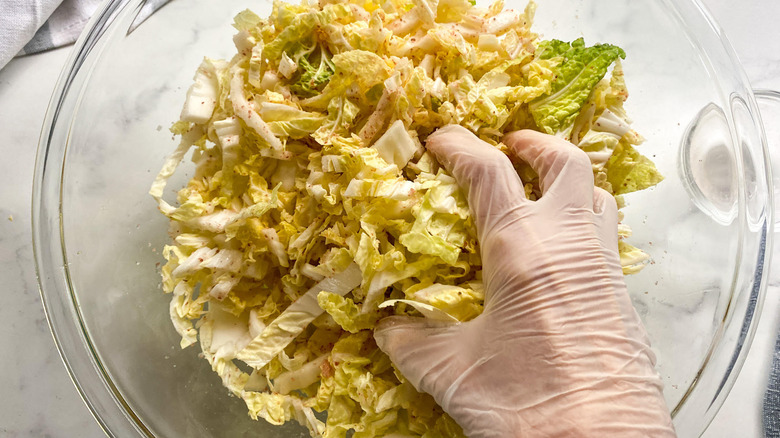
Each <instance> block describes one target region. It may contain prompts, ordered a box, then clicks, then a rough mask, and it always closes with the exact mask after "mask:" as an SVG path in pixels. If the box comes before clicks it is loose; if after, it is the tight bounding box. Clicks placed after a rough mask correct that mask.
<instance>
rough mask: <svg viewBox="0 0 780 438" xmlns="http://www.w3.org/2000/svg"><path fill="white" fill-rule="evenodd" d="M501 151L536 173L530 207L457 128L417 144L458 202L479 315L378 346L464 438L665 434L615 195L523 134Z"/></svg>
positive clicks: (505, 165)
mask: <svg viewBox="0 0 780 438" xmlns="http://www.w3.org/2000/svg"><path fill="white" fill-rule="evenodd" d="M504 143H505V144H506V145H507V146H508V148H509V149H510V151H511V153H512V154H513V155H514V156H515V157H516V158H518V159H520V160H523V161H525V162H527V163H528V164H530V165H531V167H533V169H534V170H535V171H536V172H537V173H538V175H539V180H540V184H541V189H542V197H541V198H540V199H539V200H538V201H530V200H528V199H526V198H525V192H524V189H523V183H522V182H521V180H520V178H519V177H518V175H517V172H516V171H515V169H514V167H513V166H512V164H511V162H510V160H509V159H508V158H507V157H506V155H505V154H504V153H502V152H501V151H499V150H498V149H496V148H495V147H493V146H490V145H489V144H487V143H485V142H483V141H481V140H479V139H478V138H477V137H475V136H474V135H473V134H472V133H471V132H469V131H468V130H466V129H464V128H462V127H460V126H448V127H445V128H442V129H440V130H439V131H437V132H436V133H434V134H433V135H431V136H430V137H429V138H428V141H427V145H426V146H427V148H428V150H429V151H430V152H432V153H433V154H434V155H435V156H436V157H437V159H438V160H439V162H440V163H442V164H443V165H444V166H445V167H446V168H447V169H448V170H449V171H450V172H451V173H452V174H453V176H454V177H455V178H456V179H457V181H458V183H459V185H460V186H461V188H462V189H463V190H465V191H467V193H468V200H469V205H470V208H471V212H472V215H473V216H474V218H475V222H476V225H477V231H478V238H479V242H480V246H481V256H482V261H483V279H484V282H485V289H486V296H485V310H484V312H483V314H481V315H480V316H478V317H477V318H475V319H473V320H471V321H469V322H466V323H461V324H455V325H449V324H444V323H437V322H433V321H429V320H425V319H422V318H412V317H401V316H397V317H390V318H386V319H384V320H382V321H381V322H380V323H379V325H378V327H377V330H376V332H375V336H376V340H377V343H378V345H379V346H380V348H381V349H382V350H384V351H385V352H386V353H387V354H388V355H389V356H390V358H391V359H392V361H393V362H394V363H395V364H396V365H397V366H398V368H399V369H400V370H401V372H402V373H403V374H404V375H405V376H406V377H407V378H408V379H409V380H410V382H411V383H412V384H413V385H414V386H415V387H416V388H417V389H418V390H420V391H425V392H428V393H430V394H431V395H433V397H434V398H435V399H436V401H437V402H438V403H439V404H440V405H441V406H442V407H443V408H444V410H445V411H446V412H447V413H449V414H450V415H451V416H452V417H453V418H454V419H455V420H456V421H457V422H458V423H459V424H460V425H461V426H462V427H463V429H464V431H465V433H466V435H467V436H469V437H472V438H476V437H514V436H523V437H548V436H587V437H607V436H609V437H645V436H648V437H650V436H651V437H672V436H675V433H674V429H673V427H672V423H671V419H670V416H669V411H668V409H667V407H666V404H665V402H664V399H663V396H662V385H661V380H660V378H659V376H658V374H657V373H656V371H655V369H654V366H655V356H654V354H653V353H652V351H651V350H650V345H649V341H648V338H647V335H646V333H645V330H644V328H643V326H642V323H641V322H640V320H639V317H638V315H637V314H636V312H635V310H634V308H633V307H632V305H631V301H630V299H629V296H628V293H627V291H626V285H625V282H624V280H623V274H622V270H621V266H620V260H619V256H618V249H617V222H618V214H617V206H616V204H615V200H614V198H613V197H612V196H611V195H609V194H608V193H607V192H605V191H604V190H602V189H599V188H594V185H593V173H592V170H591V164H590V161H589V160H588V157H587V155H586V154H585V153H584V152H582V151H581V150H579V149H578V148H576V147H574V146H573V145H571V144H570V143H568V142H566V141H564V140H561V139H558V138H556V137H552V136H548V135H546V134H540V133H537V132H533V131H518V132H515V133H512V134H509V135H508V136H507V137H506V138H505V139H504Z"/></svg>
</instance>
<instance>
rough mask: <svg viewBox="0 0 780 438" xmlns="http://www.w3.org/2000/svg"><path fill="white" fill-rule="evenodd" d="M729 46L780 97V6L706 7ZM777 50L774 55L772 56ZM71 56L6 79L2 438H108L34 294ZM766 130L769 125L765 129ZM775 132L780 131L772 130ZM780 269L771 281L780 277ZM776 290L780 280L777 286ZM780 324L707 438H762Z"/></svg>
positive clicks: (19, 63)
mask: <svg viewBox="0 0 780 438" xmlns="http://www.w3.org/2000/svg"><path fill="white" fill-rule="evenodd" d="M704 3H705V4H706V5H707V6H708V7H709V8H710V10H711V12H712V13H713V15H714V16H715V18H716V19H717V20H718V21H719V22H720V23H721V25H722V27H723V28H724V30H725V32H726V34H727V35H728V36H729V37H730V39H731V41H732V44H733V45H734V47H735V49H736V51H737V53H738V54H739V56H740V58H741V59H742V61H743V63H744V66H745V69H746V71H747V73H748V76H749V77H750V79H751V81H752V83H753V85H754V87H756V88H770V89H775V90H780V51H778V50H777V45H776V42H777V41H778V40H780V28H778V27H777V25H776V19H777V17H780V2H777V1H774V0H751V1H749V2H743V3H741V4H740V6H739V7H737V6H736V4H735V3H734V2H731V1H728V0H704ZM772 48H774V49H772ZM70 50H71V48H70V47H66V48H63V49H58V50H54V51H51V52H48V53H44V54H40V55H34V56H30V57H26V58H22V59H16V60H14V61H12V62H11V63H10V64H9V65H8V66H7V67H6V68H5V69H3V70H2V71H0V128H2V129H1V130H0V132H2V140H1V141H0V157H3V158H1V159H0V175H2V177H3V178H2V180H3V185H2V189H0V282H2V283H1V284H3V285H4V287H3V294H4V298H5V299H4V304H3V305H2V306H0V321H2V331H1V332H0V394H2V396H0V436H3V437H10V438H13V437H73V436H80V437H84V438H93V437H94V438H97V437H101V436H104V435H103V432H102V431H101V430H100V428H99V427H98V425H97V423H96V422H95V421H94V420H93V419H92V417H91V415H90V413H89V411H88V410H87V408H86V406H85V405H84V403H83V402H82V401H81V399H80V398H79V395H78V393H77V391H76V389H75V388H74V386H73V384H72V383H71V381H70V379H69V378H68V375H67V373H66V371H65V368H64V366H63V365H62V362H61V360H60V358H59V356H58V354H57V350H56V348H55V346H54V342H53V340H52V337H51V334H50V332H49V328H48V326H47V324H46V319H45V317H44V313H43V308H42V306H41V302H40V297H39V294H38V289H37V284H36V279H35V267H34V264H33V257H32V244H31V232H30V196H31V193H30V192H31V184H32V173H33V164H34V159H35V149H36V146H37V142H38V137H39V132H40V129H41V124H42V120H43V116H44V112H45V110H46V107H47V104H48V102H49V99H50V96H51V92H52V89H53V87H54V84H55V81H56V79H57V76H58V75H59V73H60V70H61V69H62V65H63V63H64V62H65V59H66V57H67V55H68V53H69V51H70ZM764 122H765V123H766V124H769V123H773V121H771V120H765V121H764ZM774 123H779V122H778V121H774ZM777 263H780V260H776V261H775V266H774V267H773V273H772V275H773V276H778V275H780V270H778V269H777V268H778V267H780V266H778V265H777ZM774 283H775V284H777V279H775V280H774ZM778 323H780V289H779V288H777V287H773V288H770V289H769V291H768V293H767V300H766V302H765V305H764V311H763V314H762V316H761V322H760V324H759V327H758V333H757V335H756V338H755V341H754V345H753V347H752V350H751V352H750V354H749V356H748V359H747V361H746V363H745V366H744V368H743V370H742V373H741V374H740V376H739V378H738V380H737V382H736V385H735V387H734V389H733V390H732V391H731V393H730V394H729V396H728V398H727V400H726V403H725V404H724V406H723V408H722V409H721V411H720V413H719V414H718V416H717V417H716V418H715V421H714V422H713V423H712V425H711V426H710V428H709V429H708V430H707V432H706V433H705V434H704V436H705V437H709V438H717V437H734V436H740V437H748V438H750V437H761V436H763V433H762V431H761V401H762V398H763V393H764V388H765V386H766V382H767V379H768V369H769V366H770V359H771V354H772V351H773V348H774V339H775V336H776V334H777V333H778V328H779V324H778Z"/></svg>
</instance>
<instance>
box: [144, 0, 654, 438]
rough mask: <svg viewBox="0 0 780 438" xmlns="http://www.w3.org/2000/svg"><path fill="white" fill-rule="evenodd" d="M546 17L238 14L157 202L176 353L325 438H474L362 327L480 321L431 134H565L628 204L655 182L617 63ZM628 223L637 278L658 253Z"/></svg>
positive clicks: (325, 10)
mask: <svg viewBox="0 0 780 438" xmlns="http://www.w3.org/2000/svg"><path fill="white" fill-rule="evenodd" d="M535 8H536V6H535V4H534V3H533V2H531V3H529V4H528V6H527V7H526V8H525V10H524V11H522V12H521V11H515V10H508V9H507V10H505V9H504V7H503V3H502V2H501V1H498V2H496V3H493V4H492V5H490V6H489V7H488V8H481V7H477V6H475V5H473V4H472V3H470V2H469V1H468V0H439V1H436V0H413V1H407V0H387V1H385V2H375V0H361V1H357V0H354V1H352V2H338V3H336V2H334V3H330V2H328V1H321V2H320V3H319V4H307V3H304V4H301V5H292V4H287V3H282V2H276V3H274V6H273V11H272V13H271V15H270V17H269V18H267V19H262V18H260V17H258V16H257V15H255V14H254V13H252V12H250V11H248V10H247V11H243V12H241V13H239V14H238V15H237V16H236V18H235V23H234V26H235V28H236V29H237V30H238V33H236V34H235V36H234V38H233V41H234V43H235V46H236V49H237V54H236V55H235V57H234V58H233V59H231V60H230V61H223V60H215V59H209V58H205V59H204V60H203V62H202V64H201V65H200V67H199V68H198V70H197V73H196V75H195V78H194V84H193V85H192V87H191V88H190V89H189V91H188V93H187V98H186V102H185V105H184V108H183V110H182V115H181V120H180V121H179V122H177V123H175V124H174V125H173V127H172V131H173V132H174V133H175V134H177V135H180V136H181V142H180V145H179V147H178V148H177V149H176V150H175V152H174V153H173V154H172V155H171V157H170V158H169V159H168V161H167V162H166V163H165V165H164V167H163V169H162V171H161V172H160V174H159V175H158V177H157V179H156V180H155V182H154V185H153V187H152V189H151V191H150V193H151V194H152V196H154V198H155V199H156V200H157V201H158V203H159V208H160V211H161V212H162V213H163V214H165V215H166V216H167V217H169V218H170V220H171V229H170V233H171V236H172V239H173V242H172V243H171V244H170V245H168V246H166V247H165V250H164V255H165V258H166V259H167V264H165V266H164V267H163V268H162V277H163V288H164V290H165V291H166V292H168V293H171V294H172V300H171V305H170V315H171V319H172V321H173V324H174V326H175V328H176V330H177V331H178V333H179V334H181V337H182V341H181V346H182V347H187V346H189V345H192V344H194V343H197V342H198V341H200V345H201V349H202V355H203V357H204V358H205V359H206V360H208V361H209V363H210V364H211V366H212V368H213V369H214V371H215V372H216V373H217V374H218V375H219V376H220V377H221V379H222V382H223V384H224V385H225V386H226V387H227V388H228V389H229V391H230V392H231V393H232V394H233V395H235V396H237V397H240V398H242V399H243V400H244V401H245V402H246V405H247V407H248V410H249V415H251V417H252V418H255V419H257V418H263V419H264V420H266V421H268V422H270V423H272V424H277V425H280V424H283V423H285V422H288V421H291V420H295V421H297V422H299V423H300V424H302V425H304V426H306V427H307V428H308V429H309V430H310V432H311V434H312V436H323V437H345V436H347V434H348V433H352V434H353V435H351V436H354V437H355V438H360V437H374V436H389V435H392V436H404V437H419V436H422V437H438V436H462V435H463V434H462V431H461V429H460V427H459V426H458V425H457V424H456V423H455V422H454V421H453V420H452V419H451V418H450V417H449V416H448V415H447V414H445V413H444V412H443V411H442V409H441V408H440V407H439V406H437V405H436V403H435V401H434V400H433V399H432V398H431V397H430V396H429V395H427V394H421V393H419V392H417V391H416V390H415V388H414V387H413V386H412V385H411V384H410V383H409V382H408V381H407V380H406V379H405V378H404V376H403V375H402V374H401V373H400V372H399V371H398V370H397V369H396V368H395V367H394V365H393V364H392V363H391V362H390V360H389V359H388V357H387V356H386V355H385V354H383V353H382V352H381V351H380V350H379V349H378V348H377V346H376V344H375V342H374V340H373V336H372V335H373V332H372V328H373V327H374V326H375V324H376V322H377V321H378V320H379V319H381V318H382V317H385V316H389V315H393V314H402V315H404V314H407V315H417V316H419V315H420V314H422V315H423V316H425V317H429V318H435V319H441V320H449V321H468V320H470V319H472V318H474V317H475V316H477V315H479V314H480V313H481V311H482V306H483V298H484V291H483V283H482V276H481V261H480V255H479V244H478V242H477V240H476V230H475V227H474V223H473V220H472V218H471V215H470V213H469V208H468V205H467V203H466V198H465V196H464V194H463V192H462V191H461V190H460V189H459V188H458V186H457V184H456V182H455V180H454V179H453V178H452V176H451V175H450V174H448V172H447V171H446V170H445V169H443V168H442V167H441V166H440V165H439V163H437V162H436V160H435V159H434V157H433V156H432V155H430V154H429V153H428V152H426V151H425V148H424V147H423V144H424V142H425V139H426V137H427V136H428V135H429V134H431V133H432V132H433V131H434V130H436V129H437V128H439V127H441V126H445V125H448V124H460V125H463V126H465V127H466V128H468V129H470V130H471V131H473V132H474V133H475V134H476V135H478V136H479V137H480V138H481V139H483V140H485V141H486V142H488V143H490V144H492V145H495V146H496V147H497V148H499V149H501V150H503V151H506V148H505V146H504V145H503V144H501V142H500V141H501V138H502V136H503V135H504V134H505V133H506V132H509V131H513V130H516V129H524V128H530V129H535V130H539V131H542V132H546V133H549V134H553V135H557V136H560V137H563V138H565V139H567V140H569V141H570V142H572V144H573V145H572V147H580V148H582V149H583V150H585V151H586V152H587V153H588V155H589V156H590V158H591V161H592V163H593V171H594V175H595V180H596V184H597V185H598V186H600V187H602V188H604V189H606V190H608V191H609V192H610V193H612V194H614V195H615V196H616V198H617V199H618V201H619V204H620V205H622V198H621V195H622V194H625V193H629V192H633V191H636V190H641V189H645V188H647V187H650V186H653V185H655V184H657V183H658V182H659V181H660V180H661V179H662V178H661V176H660V174H659V173H658V172H657V170H656V169H655V167H654V166H653V164H652V162H650V161H649V160H648V159H647V158H645V157H643V156H642V155H640V154H639V153H638V152H637V150H636V149H635V148H634V147H635V146H636V145H638V144H639V143H641V141H642V138H641V137H640V135H639V134H637V133H636V132H635V131H634V130H633V129H632V128H631V126H630V121H629V120H628V118H627V116H626V113H625V111H624V109H623V102H624V101H625V100H626V98H627V97H628V94H627V91H626V87H625V83H624V80H623V71H622V67H621V64H620V60H621V58H623V57H624V56H625V54H624V53H623V51H622V50H621V49H620V48H618V47H615V46H612V45H609V44H600V45H595V46H590V47H588V46H586V45H585V43H584V41H582V40H577V41H573V42H563V41H557V40H550V41H540V40H539V39H538V37H537V35H536V34H534V33H533V32H532V31H531V29H530V27H531V22H532V19H533V15H534V10H535ZM610 69H611V70H610ZM189 151H192V161H193V162H194V164H195V166H196V167H195V169H196V170H195V173H194V176H193V177H192V179H191V180H190V181H189V183H188V184H187V185H186V187H184V188H182V189H181V190H179V191H178V196H177V202H176V203H174V204H175V205H172V204H170V203H168V202H167V201H166V200H164V199H163V196H162V195H163V191H164V188H165V185H166V183H167V181H168V179H169V178H170V177H171V176H172V175H173V173H174V172H175V170H176V167H177V166H178V164H179V163H180V161H181V160H182V159H183V158H184V156H185V155H186V154H187V153H188V152H189ZM516 167H517V170H518V172H519V174H520V175H521V177H522V178H523V181H525V182H526V196H528V197H529V198H530V199H532V200H534V199H537V198H538V197H539V196H540V192H539V184H538V178H537V177H536V175H535V174H534V173H533V171H532V170H531V169H530V168H528V166H526V165H523V164H521V163H519V164H517V165H516ZM617 232H618V233H619V235H620V237H621V240H620V253H621V262H622V264H623V267H624V272H625V273H627V274H629V273H634V272H636V271H638V270H639V269H641V267H642V266H643V265H644V263H646V261H647V259H648V256H647V255H646V254H645V253H643V252H642V251H640V250H638V249H636V248H634V247H633V246H631V245H629V244H628V243H626V242H625V241H624V238H625V237H628V235H629V234H630V230H629V228H628V227H627V226H625V225H624V224H621V225H620V227H619V229H618V231H617ZM323 412H327V415H326V416H324V415H321V414H319V413H323ZM350 431H352V432H350Z"/></svg>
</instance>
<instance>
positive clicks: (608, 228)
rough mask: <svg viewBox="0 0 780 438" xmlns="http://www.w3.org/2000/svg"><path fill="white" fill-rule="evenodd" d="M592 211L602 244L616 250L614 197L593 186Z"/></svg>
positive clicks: (616, 222) (616, 217) (616, 215)
mask: <svg viewBox="0 0 780 438" xmlns="http://www.w3.org/2000/svg"><path fill="white" fill-rule="evenodd" d="M593 213H594V214H595V215H596V221H595V222H596V227H597V228H598V232H599V238H600V239H601V241H602V243H603V244H604V246H605V247H606V248H608V249H610V250H613V251H615V252H617V246H618V235H617V224H618V210H617V202H615V197H614V196H612V195H610V194H609V192H607V191H606V190H604V189H602V188H600V187H594V188H593Z"/></svg>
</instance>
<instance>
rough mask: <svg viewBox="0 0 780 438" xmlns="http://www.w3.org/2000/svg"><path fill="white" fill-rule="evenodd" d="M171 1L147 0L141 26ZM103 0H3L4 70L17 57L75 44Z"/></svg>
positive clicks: (0, 55) (0, 44) (0, 61)
mask: <svg viewBox="0 0 780 438" xmlns="http://www.w3.org/2000/svg"><path fill="white" fill-rule="evenodd" d="M167 2H168V0H146V1H145V2H144V5H143V7H142V8H141V11H140V13H139V14H138V17H137V18H136V20H135V21H134V23H133V27H135V26H137V25H138V24H140V23H141V22H143V20H145V19H146V18H147V17H149V16H150V15H152V14H153V13H154V11H156V10H157V9H159V8H160V7H161V6H162V5H164V4H165V3H167ZM101 3H102V0H64V1H63V0H0V69H2V68H3V67H4V66H5V65H6V64H7V63H8V61H10V60H11V58H13V57H14V56H18V55H29V54H32V53H38V52H43V51H45V50H49V49H53V48H55V47H61V46H64V45H67V44H71V43H73V42H74V41H76V39H77V38H78V37H79V35H80V34H81V31H82V30H83V29H84V26H85V25H86V24H87V21H89V19H90V18H91V17H92V15H93V14H94V13H95V11H97V9H98V7H99V6H100V4H101Z"/></svg>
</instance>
